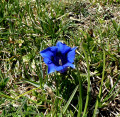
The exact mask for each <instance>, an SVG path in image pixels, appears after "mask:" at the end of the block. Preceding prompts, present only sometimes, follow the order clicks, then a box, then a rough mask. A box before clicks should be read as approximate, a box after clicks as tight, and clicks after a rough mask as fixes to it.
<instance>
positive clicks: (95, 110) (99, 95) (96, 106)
mask: <svg viewBox="0 0 120 117" xmlns="http://www.w3.org/2000/svg"><path fill="white" fill-rule="evenodd" d="M104 72H105V51H104V50H103V71H102V79H101V85H100V90H99V94H98V98H97V101H96V104H95V109H94V113H93V117H96V113H97V108H98V104H99V101H100V98H101V93H102V86H103V80H104Z"/></svg>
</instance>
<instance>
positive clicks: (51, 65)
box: [48, 64, 56, 74]
mask: <svg viewBox="0 0 120 117" xmlns="http://www.w3.org/2000/svg"><path fill="white" fill-rule="evenodd" d="M55 68H56V66H55V65H54V64H48V74H50V73H52V72H55V70H56V69H55Z"/></svg>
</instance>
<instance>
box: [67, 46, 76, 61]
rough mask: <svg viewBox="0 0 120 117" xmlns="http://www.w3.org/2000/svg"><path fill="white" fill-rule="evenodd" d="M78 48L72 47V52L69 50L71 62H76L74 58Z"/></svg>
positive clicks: (68, 58) (68, 55)
mask: <svg viewBox="0 0 120 117" xmlns="http://www.w3.org/2000/svg"><path fill="white" fill-rule="evenodd" d="M76 49H77V47H75V48H72V49H71V51H70V52H68V54H67V60H68V61H69V62H70V63H73V62H74V58H75V50H76Z"/></svg>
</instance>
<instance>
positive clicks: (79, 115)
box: [77, 72, 82, 117]
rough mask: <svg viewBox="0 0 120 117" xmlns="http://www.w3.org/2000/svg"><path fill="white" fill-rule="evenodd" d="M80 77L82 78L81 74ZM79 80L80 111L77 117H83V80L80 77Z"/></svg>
mask: <svg viewBox="0 0 120 117" xmlns="http://www.w3.org/2000/svg"><path fill="white" fill-rule="evenodd" d="M78 73H79V72H78ZM78 76H80V74H78ZM78 80H79V102H78V104H79V110H78V115H77V117H81V116H82V79H81V78H80V77H78Z"/></svg>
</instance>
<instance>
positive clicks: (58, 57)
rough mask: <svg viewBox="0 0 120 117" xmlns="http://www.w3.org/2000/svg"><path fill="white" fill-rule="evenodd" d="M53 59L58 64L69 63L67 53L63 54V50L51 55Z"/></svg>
mask: <svg viewBox="0 0 120 117" xmlns="http://www.w3.org/2000/svg"><path fill="white" fill-rule="evenodd" d="M51 60H52V62H53V63H54V64H55V65H56V66H62V65H64V64H66V63H67V53H66V54H62V53H61V52H57V53H56V54H55V55H54V56H52V57H51Z"/></svg>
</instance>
